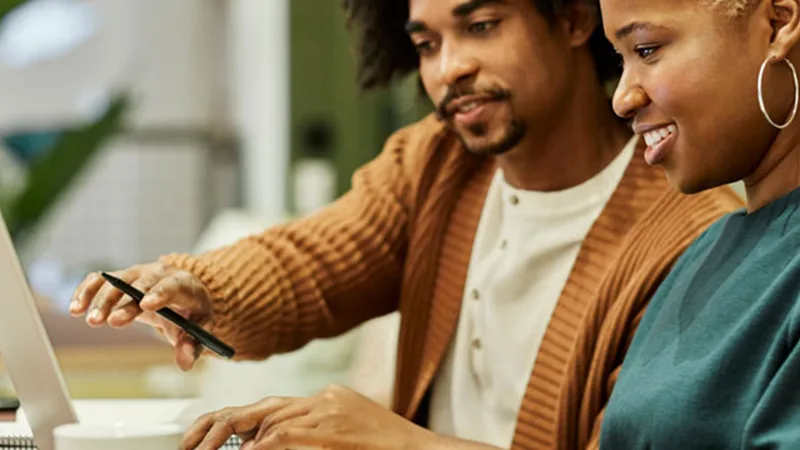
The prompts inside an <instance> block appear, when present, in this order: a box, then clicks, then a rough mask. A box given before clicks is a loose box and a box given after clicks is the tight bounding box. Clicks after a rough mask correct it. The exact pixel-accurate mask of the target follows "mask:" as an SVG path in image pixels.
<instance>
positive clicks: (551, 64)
mask: <svg viewBox="0 0 800 450" xmlns="http://www.w3.org/2000/svg"><path fill="white" fill-rule="evenodd" d="M406 31H407V32H408V34H409V36H410V38H411V40H412V41H413V43H414V45H415V46H416V48H417V50H418V52H419V55H420V56H419V57H420V60H419V69H420V77H421V78H422V82H423V85H424V86H425V90H426V92H427V93H428V96H429V97H430V98H431V100H432V101H433V102H434V104H435V105H436V107H437V112H438V114H439V117H440V118H441V119H442V120H443V121H444V122H445V123H446V124H447V125H448V126H449V127H450V128H451V129H453V130H454V131H455V132H456V133H457V134H458V135H459V136H460V137H461V139H462V141H463V142H464V144H465V145H466V147H467V149H469V150H470V151H472V152H474V153H481V154H501V153H504V152H506V151H508V150H511V149H512V148H514V147H515V146H516V145H517V144H519V143H520V141H522V140H523V139H524V138H525V136H526V133H527V131H528V129H529V128H531V127H537V126H546V125H545V123H546V122H547V118H548V117H549V116H551V115H554V114H557V113H558V112H557V108H558V104H559V98H561V97H562V96H563V93H564V90H565V87H566V86H568V85H569V70H568V67H569V65H568V63H569V58H570V55H571V52H570V51H569V50H570V42H569V39H568V38H567V37H566V33H563V32H562V31H561V28H560V24H556V25H554V26H551V25H550V24H548V23H547V21H546V20H545V18H544V17H542V15H541V14H540V13H539V12H538V11H537V10H536V8H535V6H534V4H533V1H532V0H466V1H465V0H409V21H408V24H407V26H406Z"/></svg>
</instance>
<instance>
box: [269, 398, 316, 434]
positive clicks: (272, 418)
mask: <svg viewBox="0 0 800 450" xmlns="http://www.w3.org/2000/svg"><path fill="white" fill-rule="evenodd" d="M312 407H313V405H312V399H302V400H299V399H298V400H297V401H295V402H292V403H291V404H289V405H287V406H286V407H284V408H280V409H276V410H274V411H272V412H271V413H269V414H267V415H266V416H265V417H264V420H263V421H262V422H261V426H260V427H259V429H258V433H257V434H256V442H258V441H259V440H261V439H264V436H266V435H267V434H269V433H270V432H272V431H273V430H276V429H280V428H281V427H282V426H286V425H289V424H290V423H292V422H294V423H309V420H311V411H312ZM299 419H304V421H302V422H297V420H299ZM315 427H316V425H315Z"/></svg>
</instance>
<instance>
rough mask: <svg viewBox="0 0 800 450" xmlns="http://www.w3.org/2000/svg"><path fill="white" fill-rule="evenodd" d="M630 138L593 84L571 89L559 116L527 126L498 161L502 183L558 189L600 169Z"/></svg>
mask: <svg viewBox="0 0 800 450" xmlns="http://www.w3.org/2000/svg"><path fill="white" fill-rule="evenodd" d="M586 84H587V85H592V86H594V84H592V83H586ZM580 90H582V91H583V92H582V93H581V92H578V91H580ZM587 91H591V92H587ZM630 138H631V131H630V129H629V128H628V127H627V126H625V125H624V124H623V123H622V122H621V121H620V120H619V119H617V118H616V116H614V114H613V112H612V110H611V108H610V106H609V102H608V100H607V98H606V96H605V94H604V93H603V92H602V89H601V88H600V86H599V85H597V86H596V88H595V87H591V88H585V89H576V90H575V91H573V95H571V96H570V99H569V101H568V103H567V105H566V106H565V108H564V109H563V114H560V117H559V118H558V119H557V120H554V121H553V122H552V123H550V124H548V126H537V127H536V128H531V129H529V130H528V134H527V135H526V136H525V139H523V140H522V142H520V144H519V145H518V146H517V147H515V148H514V149H512V150H511V151H509V152H508V153H505V154H503V155H500V156H498V157H497V162H498V166H499V167H500V168H501V169H502V170H503V173H504V175H505V179H506V182H508V183H509V184H511V185H512V186H514V187H516V188H517V189H524V190H529V191H541V192H552V191H560V190H564V189H569V188H571V187H573V186H577V185H579V184H581V183H583V182H585V181H587V180H589V179H591V178H592V177H594V176H595V175H597V174H598V173H600V172H601V171H602V170H603V169H604V168H605V167H606V166H608V165H609V164H610V163H611V161H613V160H614V158H615V157H616V156H617V155H618V154H619V152H620V151H621V150H622V148H623V147H624V145H625V143H626V142H628V140H630Z"/></svg>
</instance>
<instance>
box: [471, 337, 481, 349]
mask: <svg viewBox="0 0 800 450" xmlns="http://www.w3.org/2000/svg"><path fill="white" fill-rule="evenodd" d="M482 345H483V344H482V343H481V340H480V339H478V338H475V339H473V340H472V348H474V349H475V350H480V349H481V346H482Z"/></svg>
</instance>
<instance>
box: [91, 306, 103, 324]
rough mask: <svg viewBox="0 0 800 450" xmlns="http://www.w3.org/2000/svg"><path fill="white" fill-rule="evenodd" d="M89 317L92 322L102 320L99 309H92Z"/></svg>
mask: <svg viewBox="0 0 800 450" xmlns="http://www.w3.org/2000/svg"><path fill="white" fill-rule="evenodd" d="M89 319H90V320H92V321H93V322H97V321H99V320H102V314H101V313H100V310H99V309H95V310H93V311H92V312H91V314H89Z"/></svg>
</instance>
